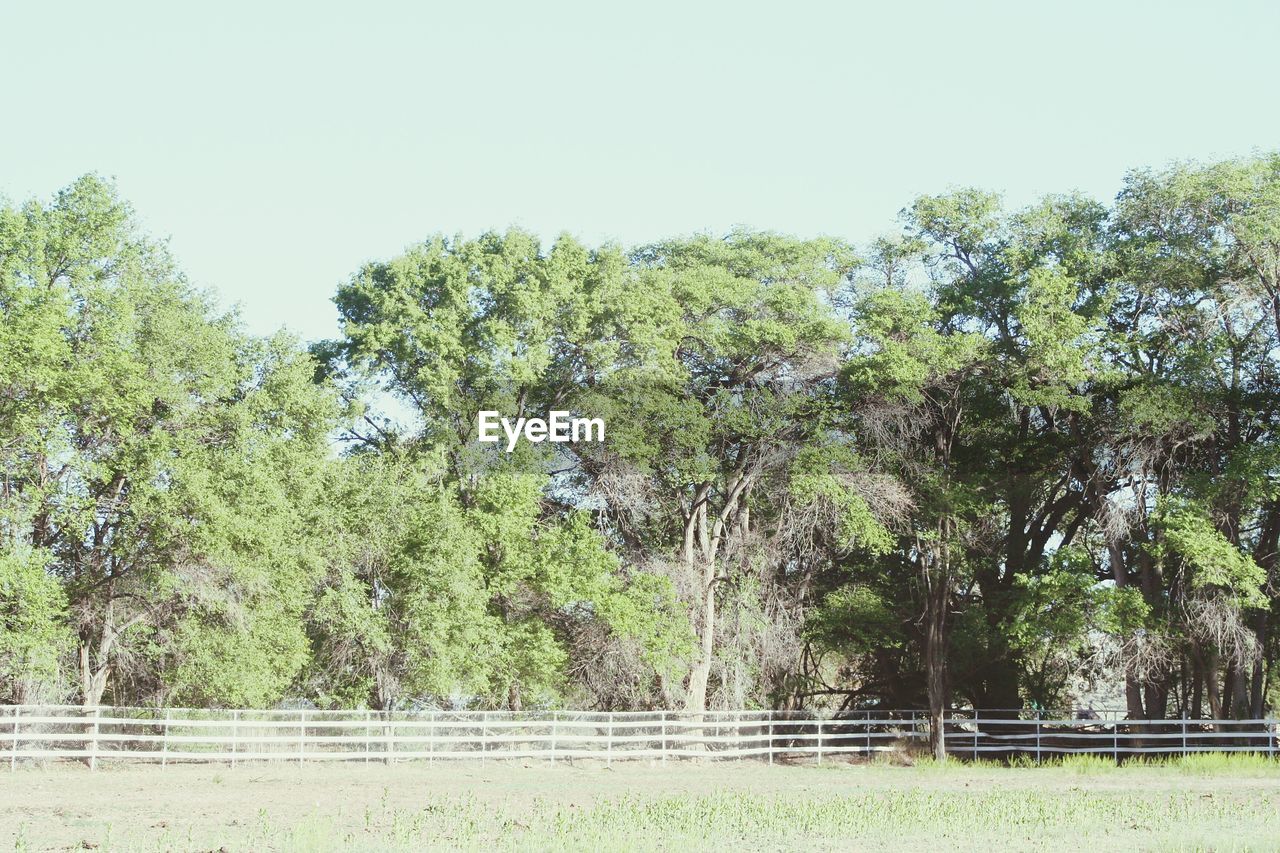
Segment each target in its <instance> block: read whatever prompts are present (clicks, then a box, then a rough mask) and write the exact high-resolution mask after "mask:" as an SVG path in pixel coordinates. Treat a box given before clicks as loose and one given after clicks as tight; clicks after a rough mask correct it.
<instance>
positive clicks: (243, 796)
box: [0, 756, 1280, 851]
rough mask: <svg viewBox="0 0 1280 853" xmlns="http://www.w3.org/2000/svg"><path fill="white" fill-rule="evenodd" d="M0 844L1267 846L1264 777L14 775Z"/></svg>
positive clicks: (665, 770)
mask: <svg viewBox="0 0 1280 853" xmlns="http://www.w3.org/2000/svg"><path fill="white" fill-rule="evenodd" d="M0 848H4V849H8V848H13V849H17V850H24V849H25V850H48V849H95V850H99V851H111V850H215V851H216V850H227V851H248V850H335V849H348V848H354V849H361V850H364V849H368V850H419V849H424V848H430V849H485V850H506V849H577V850H600V849H645V850H656V849H669V850H710V849H725V848H739V849H752V850H757V849H759V850H792V849H805V850H831V849H842V850H843V849H866V850H938V849H946V850H955V849H959V850H997V849H998V850H1004V849H1011V848H1014V849H1042V850H1079V849H1089V850H1092V851H1103V850H1131V849H1157V850H1163V849H1169V850H1184V849H1227V850H1230V849H1264V850H1271V849H1280V764H1277V763H1275V762H1267V761H1266V760H1265V759H1252V758H1249V757H1238V758H1235V759H1232V760H1227V759H1224V758H1222V757H1221V756H1197V757H1192V758H1189V759H1177V760H1173V761H1170V762H1168V763H1164V764H1159V765H1139V764H1132V765H1127V766H1124V767H1120V768H1116V767H1114V766H1112V765H1111V764H1110V762H1104V761H1099V760H1088V759H1086V760H1080V761H1068V762H1067V763H1065V764H1061V765H1050V766H1043V767H1032V766H1023V767H1013V768H1008V767H995V766H973V765H964V764H959V763H956V762H953V763H951V764H949V765H947V766H945V767H940V766H937V765H933V764H931V763H921V764H916V765H915V766H911V767H905V766H891V765H889V764H871V765H867V764H831V763H828V764H826V765H824V766H822V767H815V766H773V767H770V766H767V765H763V764H758V763H750V762H725V763H716V764H705V765H704V764H693V763H680V764H676V763H671V764H667V765H666V766H662V765H648V764H641V763H626V764H624V763H616V764H614V765H613V766H612V767H605V766H604V765H602V764H596V763H591V764H578V765H577V766H567V765H565V764H563V763H561V764H559V765H557V766H550V765H547V764H528V765H526V764H520V763H497V762H490V763H487V764H483V765H481V764H475V763H437V764H434V765H428V764H425V763H413V764H402V765H396V766H390V767H388V766H382V765H376V764H373V765H366V764H363V763H361V764H358V765H336V764H327V765H322V764H315V765H306V766H302V767H299V766H297V765H288V764H267V763H264V764H256V765H242V766H240V767H237V768H235V769H234V770H233V769H231V768H227V767H221V766H216V765H196V766H170V767H167V768H164V769H161V768H159V767H153V766H148V767H138V766H123V765H117V766H114V767H110V766H109V767H106V768H100V769H99V770H98V771H97V772H95V773H90V772H89V771H88V770H87V769H85V768H83V767H79V766H71V765H59V766H54V767H49V768H36V767H27V768H23V767H19V768H18V769H17V770H16V771H14V772H3V773H0Z"/></svg>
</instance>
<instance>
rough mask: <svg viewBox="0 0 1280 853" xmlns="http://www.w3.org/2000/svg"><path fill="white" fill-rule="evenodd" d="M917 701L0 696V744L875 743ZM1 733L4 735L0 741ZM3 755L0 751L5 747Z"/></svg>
mask: <svg viewBox="0 0 1280 853" xmlns="http://www.w3.org/2000/svg"><path fill="white" fill-rule="evenodd" d="M923 725H924V718H923V715H920V714H919V713H912V712H906V713H905V714H891V713H887V712H872V713H867V714H863V715H860V716H859V717H857V718H855V719H838V720H826V719H820V718H815V717H813V716H811V715H808V714H803V713H792V712H784V711H708V712H706V713H704V714H700V715H698V714H686V713H679V712H662V711H652V712H617V713H610V712H580V711H556V712H539V713H513V712H502V711H469V712H462V711H422V712H415V713H383V712H378V711H317V710H289V711H260V710H253V711H248V710H225V711H224V710H199V709H151V708H113V707H100V708H81V707H78V706H28V705H20V706H0V749H3V748H4V747H6V746H7V748H8V749H7V752H8V758H9V763H10V766H11V767H13V766H16V765H17V763H18V762H19V761H25V760H29V759H43V760H57V759H76V760H81V761H85V762H87V763H88V764H89V766H91V767H93V766H96V764H97V762H98V761H100V760H113V761H118V760H128V761H153V762H159V763H160V764H162V765H163V764H167V763H169V762H179V761H185V762H190V761H215V762H226V763H230V764H233V765H234V764H236V763H238V762H240V761H260V760H288V761H297V762H306V761H330V760H346V761H397V760H408V759H418V760H426V761H434V760H436V759H441V760H443V759H471V760H479V761H485V760H491V759H547V760H550V761H551V762H553V763H554V762H555V761H557V760H565V759H575V758H591V759H600V760H603V761H606V762H612V761H614V760H626V759H648V760H659V761H667V760H668V759H680V758H695V757H696V758H757V759H764V760H768V761H769V762H773V761H775V760H781V759H795V758H798V757H802V756H803V757H807V758H811V759H812V760H815V761H818V762H821V761H823V760H824V758H830V757H835V756H838V755H847V754H862V755H870V754H872V753H874V752H878V751H883V750H891V749H895V748H897V747H898V745H900V744H901V743H902V742H904V741H912V740H921V739H927V732H926V730H925V729H924V728H923ZM6 740H7V741H8V743H7V744H6V743H5V741H6ZM0 755H4V752H0Z"/></svg>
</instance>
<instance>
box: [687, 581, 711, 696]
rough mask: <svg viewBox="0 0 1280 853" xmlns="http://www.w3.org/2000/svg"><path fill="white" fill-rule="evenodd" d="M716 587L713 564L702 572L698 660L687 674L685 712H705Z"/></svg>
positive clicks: (709, 675)
mask: <svg viewBox="0 0 1280 853" xmlns="http://www.w3.org/2000/svg"><path fill="white" fill-rule="evenodd" d="M715 630H716V586H715V564H714V563H710V562H709V563H707V564H706V565H705V566H704V567H703V570H702V619H701V623H700V625H699V631H698V660H697V662H696V663H695V664H694V666H693V669H692V670H691V671H690V673H689V692H688V695H687V696H686V697H685V710H686V711H693V712H696V713H701V712H703V711H705V710H707V682H708V681H709V680H710V678H711V660H712V656H713V655H714V654H715Z"/></svg>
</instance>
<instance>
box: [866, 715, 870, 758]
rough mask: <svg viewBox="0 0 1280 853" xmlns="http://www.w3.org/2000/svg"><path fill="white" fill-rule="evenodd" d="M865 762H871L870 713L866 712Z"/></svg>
mask: <svg viewBox="0 0 1280 853" xmlns="http://www.w3.org/2000/svg"><path fill="white" fill-rule="evenodd" d="M866 735H867V761H870V760H871V712H870V711H868V712H867V731H866Z"/></svg>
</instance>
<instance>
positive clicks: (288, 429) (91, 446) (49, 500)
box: [0, 176, 336, 705]
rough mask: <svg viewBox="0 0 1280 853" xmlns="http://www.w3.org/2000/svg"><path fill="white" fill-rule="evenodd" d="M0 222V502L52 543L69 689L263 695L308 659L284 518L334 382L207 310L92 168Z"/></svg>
mask: <svg viewBox="0 0 1280 853" xmlns="http://www.w3.org/2000/svg"><path fill="white" fill-rule="evenodd" d="M0 223H3V225H2V228H0V272H2V273H3V275H2V276H0V308H3V310H4V312H5V322H4V323H3V325H2V326H0V328H3V329H4V331H3V332H2V333H0V349H2V350H4V351H5V352H7V353H10V354H12V353H22V356H21V358H20V359H18V360H17V361H15V362H10V361H9V360H8V359H5V360H4V364H5V366H4V367H0V371H2V372H3V375H0V385H3V386H4V388H5V393H4V394H3V395H0V397H2V398H3V402H2V403H0V418H2V419H3V431H2V433H0V434H3V435H4V436H5V440H4V442H3V443H2V444H0V465H2V467H3V472H4V478H3V482H4V491H3V494H2V495H0V497H2V498H3V503H2V504H0V518H3V519H4V521H3V527H4V532H5V534H6V537H7V538H8V540H9V542H10V543H11V544H10V546H9V547H10V549H11V550H12V549H13V548H15V547H17V548H19V549H30V550H31V551H33V552H35V553H42V554H47V555H48V557H49V561H48V571H49V572H50V573H51V574H52V575H53V576H54V577H56V578H57V579H58V581H59V583H60V585H61V587H62V591H63V593H64V594H65V598H66V601H67V607H68V612H69V616H70V619H71V623H72V627H73V630H74V632H75V635H76V637H77V644H76V645H77V667H76V668H77V670H78V675H79V679H78V680H79V684H80V689H79V692H80V696H81V699H82V700H83V702H84V703H85V704H86V705H94V704H97V703H99V702H100V701H101V700H102V697H103V695H104V693H105V692H106V691H107V690H108V688H109V686H111V685H113V684H114V689H115V692H114V696H115V698H116V700H117V701H128V700H129V699H134V700H135V701H143V699H142V697H149V696H157V697H168V696H178V697H184V696H185V697H189V698H192V699H196V700H199V701H205V702H215V701H253V702H266V701H271V700H273V699H275V698H278V697H279V696H280V695H282V694H283V692H284V691H285V690H286V689H287V687H288V685H289V683H290V682H291V680H292V678H293V676H294V675H295V674H296V672H297V670H298V669H299V668H300V666H301V663H302V662H303V661H304V660H305V658H306V654H307V652H306V645H305V637H304V636H303V634H302V631H301V623H300V619H299V617H300V615H301V607H300V605H299V601H300V599H299V597H298V596H297V595H296V593H297V590H298V587H297V582H298V578H300V577H305V572H306V571H307V570H308V568H309V567H310V566H311V565H312V563H311V560H312V555H313V553H314V551H312V550H309V547H310V546H311V545H314V543H309V542H308V541H307V538H306V536H305V535H303V534H300V532H299V527H301V528H302V530H303V531H305V525H299V523H298V522H299V519H300V518H301V517H304V516H305V515H306V513H307V512H308V511H309V507H310V504H309V499H310V494H309V486H308V483H309V477H310V476H311V475H313V474H314V473H315V472H316V471H317V470H318V467H319V466H320V465H321V463H322V462H323V460H324V458H325V453H326V449H325V439H326V434H327V432H328V430H329V429H330V428H331V427H332V425H333V424H334V422H335V421H334V418H335V415H336V408H335V405H334V400H333V398H332V395H331V394H330V393H329V392H328V391H327V390H326V389H324V388H323V387H321V386H316V385H314V384H313V383H312V381H311V380H312V376H313V373H314V368H313V366H312V365H311V364H310V363H309V360H308V359H307V357H306V356H305V354H304V353H302V352H300V351H299V350H298V349H297V348H296V347H295V346H294V345H293V344H292V343H290V342H289V341H287V340H285V339H283V338H277V339H273V340H270V341H260V340H256V339H253V338H249V337H248V336H246V335H244V334H243V333H241V332H240V331H239V330H238V328H237V325H236V321H235V318H234V317H233V316H230V315H221V316H220V315H217V314H216V313H215V312H214V310H213V308H212V306H211V304H210V303H209V301H208V299H207V298H206V297H204V296H202V295H200V294H198V293H196V292H195V291H193V290H191V289H190V288H189V287H188V286H187V285H186V284H185V283H184V282H183V280H182V278H181V276H180V274H179V273H178V272H177V271H176V270H175V268H174V266H173V264H172V262H171V261H170V259H169V258H168V256H167V254H166V253H165V252H164V250H163V248H162V247H161V246H158V245H156V244H154V243H152V242H149V241H148V240H146V239H145V238H144V237H142V236H140V235H139V234H138V232H137V230H136V228H135V227H134V225H133V222H132V215H131V213H130V210H129V208H128V207H127V206H126V205H125V204H124V203H123V202H121V201H120V200H119V199H118V197H117V196H116V194H115V192H114V190H113V189H112V188H111V187H110V186H109V185H108V184H106V183H104V182H103V181H101V180H99V179H97V178H95V177H92V176H88V177H85V178H82V179H80V180H79V181H77V182H76V183H75V184H73V185H72V186H71V187H69V188H67V189H66V190H64V191H62V192H61V193H59V194H58V195H57V197H56V198H55V199H54V201H53V203H52V204H50V205H48V206H45V205H42V204H40V203H38V202H30V203H28V204H27V205H25V206H24V207H22V208H21V209H13V208H6V209H5V210H4V211H3V214H2V215H0ZM11 364H17V365H20V366H21V367H20V369H17V370H14V369H12V368H11V367H10V366H9V365H11ZM113 676H114V678H113ZM175 690H176V691H177V692H176V693H175V692H174V691H175Z"/></svg>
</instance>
